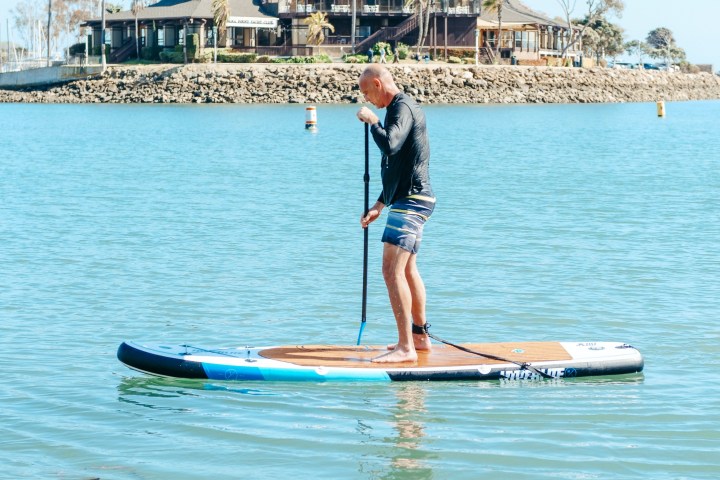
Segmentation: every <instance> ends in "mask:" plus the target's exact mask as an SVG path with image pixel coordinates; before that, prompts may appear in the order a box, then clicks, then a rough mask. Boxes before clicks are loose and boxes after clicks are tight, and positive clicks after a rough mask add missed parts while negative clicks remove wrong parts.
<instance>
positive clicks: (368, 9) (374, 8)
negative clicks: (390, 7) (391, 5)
mask: <svg viewBox="0 0 720 480" xmlns="http://www.w3.org/2000/svg"><path fill="white" fill-rule="evenodd" d="M363 12H364V13H380V5H363Z"/></svg>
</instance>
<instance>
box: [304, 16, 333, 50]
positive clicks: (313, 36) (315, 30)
mask: <svg viewBox="0 0 720 480" xmlns="http://www.w3.org/2000/svg"><path fill="white" fill-rule="evenodd" d="M303 23H305V25H307V26H308V32H307V43H309V44H311V45H320V44H321V43H323V42H324V41H325V29H328V30H330V31H331V32H334V31H335V27H334V26H333V25H332V24H330V22H328V19H327V14H326V13H325V12H315V13H311V14H310V16H309V17H307V18H306V19H305V20H303Z"/></svg>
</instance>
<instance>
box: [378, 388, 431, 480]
mask: <svg viewBox="0 0 720 480" xmlns="http://www.w3.org/2000/svg"><path fill="white" fill-rule="evenodd" d="M395 393H396V395H397V406H396V407H395V408H394V409H393V412H392V413H393V417H394V427H395V430H396V432H397V436H396V437H395V438H394V439H393V443H394V448H393V449H392V459H391V466H392V470H390V472H388V474H387V475H385V476H384V477H383V478H412V479H424V478H432V468H430V466H429V465H428V464H427V462H426V460H427V459H429V458H431V456H432V454H431V453H430V452H428V451H427V449H426V448H425V446H424V444H423V441H422V440H423V438H424V437H425V423H424V422H423V418H424V417H425V415H427V413H428V412H427V409H426V408H425V396H426V395H427V391H426V385H425V384H423V383H420V384H418V383H409V384H403V385H400V387H399V388H397V389H396V390H395Z"/></svg>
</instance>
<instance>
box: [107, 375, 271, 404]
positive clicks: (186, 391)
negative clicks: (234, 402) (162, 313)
mask: <svg viewBox="0 0 720 480" xmlns="http://www.w3.org/2000/svg"><path fill="white" fill-rule="evenodd" d="M237 385H238V384H232V383H208V382H205V381H202V380H191V379H175V378H164V377H127V378H123V379H122V381H121V382H120V383H119V384H118V387H117V389H118V400H119V401H121V402H127V403H132V404H135V405H138V406H141V407H147V408H152V409H160V410H176V411H181V412H182V411H185V410H186V409H184V408H173V407H168V406H167V403H166V402H154V401H153V400H154V399H167V398H179V397H199V396H200V395H201V394H200V392H201V391H222V392H231V393H239V394H242V395H254V396H258V395H275V394H274V393H272V392H269V391H264V390H259V389H253V388H240V387H238V386H237Z"/></svg>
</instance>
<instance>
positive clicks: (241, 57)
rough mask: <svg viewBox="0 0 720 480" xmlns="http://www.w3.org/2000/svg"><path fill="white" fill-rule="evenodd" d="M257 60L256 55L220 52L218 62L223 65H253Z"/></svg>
mask: <svg viewBox="0 0 720 480" xmlns="http://www.w3.org/2000/svg"><path fill="white" fill-rule="evenodd" d="M256 59H257V54H256V53H240V52H232V51H230V52H228V51H223V52H220V51H218V54H217V60H218V62H221V63H253V62H255V60H256Z"/></svg>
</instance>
